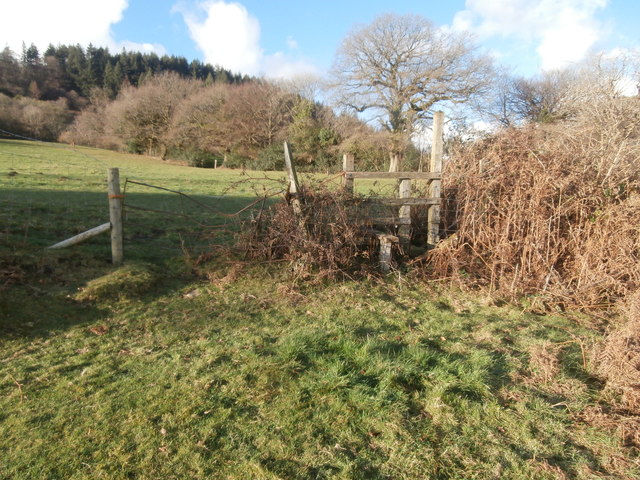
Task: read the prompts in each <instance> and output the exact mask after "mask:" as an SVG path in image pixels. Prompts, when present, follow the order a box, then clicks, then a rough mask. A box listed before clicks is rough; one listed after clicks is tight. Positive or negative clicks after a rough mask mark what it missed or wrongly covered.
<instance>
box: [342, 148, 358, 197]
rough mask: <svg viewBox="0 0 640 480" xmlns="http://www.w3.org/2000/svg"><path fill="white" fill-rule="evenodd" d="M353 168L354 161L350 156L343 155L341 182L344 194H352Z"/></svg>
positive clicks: (347, 154)
mask: <svg viewBox="0 0 640 480" xmlns="http://www.w3.org/2000/svg"><path fill="white" fill-rule="evenodd" d="M354 168H355V160H354V157H353V155H352V154H350V153H345V154H344V155H343V157H342V170H343V171H344V172H345V175H344V178H343V180H342V182H343V184H342V186H343V188H344V191H345V193H348V194H350V195H352V194H353V179H354V178H355V177H354V176H352V175H353V173H354V172H353V169H354Z"/></svg>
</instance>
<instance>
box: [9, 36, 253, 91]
mask: <svg viewBox="0 0 640 480" xmlns="http://www.w3.org/2000/svg"><path fill="white" fill-rule="evenodd" d="M162 72H174V73H176V74H178V75H180V76H182V77H185V78H187V77H188V78H194V79H196V80H203V81H205V82H208V83H214V82H221V83H242V82H245V81H248V80H250V78H249V77H247V76H246V75H244V76H243V75H240V74H237V73H233V72H231V71H229V70H225V69H224V68H222V67H219V66H212V65H211V64H208V63H207V64H205V63H202V62H201V61H200V60H197V59H196V60H192V61H191V62H189V61H188V60H187V59H186V58H185V57H180V56H174V55H171V56H169V55H163V56H158V55H157V54H155V53H140V52H133V51H132V52H128V51H126V50H123V51H122V52H120V53H116V54H112V53H111V52H109V49H108V48H103V47H95V46H93V45H91V44H89V46H88V47H87V48H83V47H82V46H80V45H58V46H57V47H56V46H54V45H52V44H50V45H49V47H48V48H47V49H46V50H45V51H44V53H42V54H41V53H40V52H39V51H38V48H37V47H36V46H35V45H34V44H31V45H30V46H29V47H27V46H26V45H23V48H22V53H21V54H20V55H19V56H18V55H16V54H15V53H14V52H13V51H11V49H10V48H9V47H5V48H4V50H3V51H2V52H1V53H0V93H3V94H5V95H7V96H10V97H13V96H16V95H22V96H26V97H30V98H35V99H38V100H56V99H58V98H60V97H62V96H65V95H66V94H68V93H70V92H76V94H78V95H80V96H81V97H85V98H88V97H89V96H90V94H91V91H92V90H93V89H95V88H101V89H104V90H105V91H106V92H107V94H108V95H109V97H110V98H115V97H116V96H117V94H118V93H119V92H120V89H121V88H122V87H123V85H133V86H138V85H139V84H140V83H142V82H144V80H145V79H146V78H148V77H150V76H153V75H157V74H160V73H162Z"/></svg>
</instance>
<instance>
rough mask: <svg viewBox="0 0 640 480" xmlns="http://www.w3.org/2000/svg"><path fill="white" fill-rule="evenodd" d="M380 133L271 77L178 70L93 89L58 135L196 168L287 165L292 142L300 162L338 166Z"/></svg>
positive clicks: (380, 157)
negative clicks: (203, 75) (206, 76)
mask: <svg viewBox="0 0 640 480" xmlns="http://www.w3.org/2000/svg"><path fill="white" fill-rule="evenodd" d="M380 135H381V134H380V133H378V132H375V131H374V130H373V129H372V128H371V127H368V126H366V125H365V124H364V123H362V122H361V121H359V120H357V119H356V118H355V117H352V116H348V115H342V116H337V115H336V114H335V113H334V112H333V110H331V109H330V108H329V107H326V106H324V105H322V104H321V103H319V102H316V101H314V100H311V99H309V98H306V97H304V96H302V95H300V94H299V93H297V92H296V91H294V90H292V89H291V88H289V87H288V86H287V85H286V84H277V83H273V82H269V81H266V80H253V81H251V82H244V83H241V84H228V83H213V84H211V85H209V84H208V83H207V82H206V81H202V80H197V79H193V78H184V77H180V76H178V75H177V74H175V73H164V74H160V75H156V76H151V77H149V78H147V79H146V80H145V81H144V82H142V83H141V84H140V85H139V86H138V87H134V86H133V85H128V86H125V87H124V88H123V89H122V90H121V91H120V93H119V94H118V96H117V97H116V98H115V99H114V100H109V96H108V92H105V91H104V89H101V90H98V89H95V90H94V91H93V92H92V95H91V97H90V105H89V106H88V107H87V108H85V109H84V110H83V111H82V112H81V113H80V114H79V115H78V116H77V118H76V119H75V121H74V123H73V124H72V125H71V126H70V128H69V129H68V130H67V131H66V132H65V133H64V134H63V135H62V137H61V139H62V140H63V141H66V142H74V143H76V144H83V145H91V146H97V147H102V148H114V149H120V150H125V151H129V152H132V153H140V154H147V155H155V156H160V157H162V158H171V159H177V160H184V161H186V162H188V163H189V164H191V165H194V166H200V167H207V166H213V164H214V162H215V161H216V160H217V161H218V164H219V165H222V164H224V165H226V166H228V167H246V168H254V169H263V170H270V169H282V168H283V161H284V160H283V159H284V157H283V152H282V144H283V141H284V140H288V141H289V142H290V144H291V145H292V148H293V149H294V154H295V156H296V159H297V161H298V164H299V167H300V168H302V169H305V168H306V169H308V170H322V171H326V170H335V169H339V168H340V166H341V162H340V159H339V156H340V155H341V154H342V153H345V152H350V151H352V152H353V153H361V152H365V151H366V149H367V148H368V147H366V146H365V144H366V142H367V140H368V139H371V138H375V137H376V136H380ZM365 158H366V163H367V165H369V166H371V167H381V166H382V164H383V163H384V162H385V158H384V153H376V152H375V151H368V152H367V153H366V155H365Z"/></svg>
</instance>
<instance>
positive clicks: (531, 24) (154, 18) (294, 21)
mask: <svg viewBox="0 0 640 480" xmlns="http://www.w3.org/2000/svg"><path fill="white" fill-rule="evenodd" d="M2 4H3V5H2V9H1V11H2V15H1V16H0V49H1V48H4V47H5V46H8V47H10V48H11V49H12V50H13V51H14V52H17V53H19V52H21V50H22V44H23V42H24V43H25V44H26V45H27V46H28V45H30V44H31V43H34V44H35V45H36V46H37V47H38V48H39V49H40V51H41V52H42V51H44V50H45V49H46V47H47V46H48V45H49V44H50V43H52V44H54V45H58V44H80V45H82V46H85V47H86V46H87V45H89V44H90V43H91V44H93V45H94V46H104V47H108V48H109V50H110V51H111V52H112V53H114V52H117V51H120V50H121V49H123V48H125V49H127V50H139V51H143V52H156V53H157V54H159V55H163V54H168V55H177V56H184V57H186V58H187V59H188V60H189V61H190V60H193V59H199V60H201V61H203V62H206V63H211V64H213V65H220V66H222V67H224V68H226V69H229V70H231V71H233V72H237V73H243V74H248V75H257V76H265V77H268V78H292V77H295V76H298V75H307V74H314V75H318V76H324V75H325V74H326V73H327V72H328V71H329V70H330V68H331V65H332V62H333V59H334V57H335V53H336V50H337V49H338V47H339V46H340V43H341V41H342V39H343V38H344V37H345V36H346V35H347V34H348V33H349V32H350V31H351V30H352V29H353V28H355V27H357V26H361V25H366V24H368V23H370V22H371V21H372V20H373V19H374V18H376V17H377V16H379V15H381V14H384V13H389V12H393V13H398V14H418V15H422V16H424V17H426V18H428V19H429V20H431V21H432V22H433V23H434V24H436V25H437V26H439V27H441V28H444V29H453V30H456V31H468V32H471V33H472V34H473V35H474V36H475V41H476V43H477V44H478V46H479V48H480V49H481V50H482V51H484V52H486V53H487V54H489V55H492V56H493V57H494V58H495V60H496V63H497V64H498V65H501V66H504V67H505V68H506V69H507V70H508V71H511V72H512V73H513V74H516V75H522V76H533V75H536V74H538V73H541V72H543V71H547V70H553V69H557V68H562V67H564V66H567V65H570V64H573V63H576V62H579V61H580V60H581V59H582V58H584V57H585V55H587V54H588V53H590V52H600V51H602V52H608V53H611V52H614V53H616V52H618V53H619V52H626V51H628V50H634V49H639V48H640V28H638V23H637V22H638V19H639V18H640V1H638V0H466V1H464V0H392V1H390V0H321V1H315V2H314V1H311V0H307V1H306V2H303V1H301V0H298V1H296V0H238V1H228V0H19V1H12V0H2Z"/></svg>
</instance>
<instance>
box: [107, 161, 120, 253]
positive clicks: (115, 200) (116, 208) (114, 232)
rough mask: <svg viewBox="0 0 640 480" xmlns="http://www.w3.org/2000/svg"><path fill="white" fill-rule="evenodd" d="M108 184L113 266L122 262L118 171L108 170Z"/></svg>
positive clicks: (115, 169)
mask: <svg viewBox="0 0 640 480" xmlns="http://www.w3.org/2000/svg"><path fill="white" fill-rule="evenodd" d="M107 180H108V184H109V187H108V188H109V190H108V191H109V219H110V220H111V261H112V263H113V264H114V265H120V264H122V261H123V260H124V247H123V244H124V240H123V235H122V200H123V198H124V195H122V194H121V193H120V171H119V170H118V169H117V168H110V169H109V170H108V172H107Z"/></svg>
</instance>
